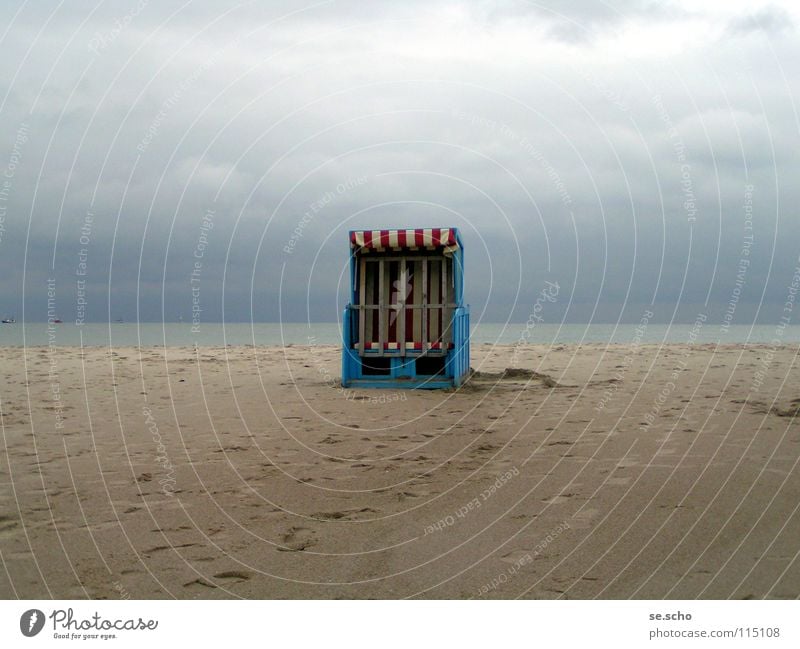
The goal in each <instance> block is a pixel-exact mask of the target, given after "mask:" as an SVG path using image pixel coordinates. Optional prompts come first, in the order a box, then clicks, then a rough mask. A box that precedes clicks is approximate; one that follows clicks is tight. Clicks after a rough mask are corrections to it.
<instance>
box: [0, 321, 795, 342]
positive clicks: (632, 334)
mask: <svg viewBox="0 0 800 649" xmlns="http://www.w3.org/2000/svg"><path fill="white" fill-rule="evenodd" d="M693 329H695V334H696V337H695V338H694V342H695V343H722V344H724V343H746V342H749V343H759V344H771V343H772V342H773V341H774V340H775V339H776V338H777V339H778V340H779V341H780V342H781V343H782V344H787V345H789V344H798V343H800V325H792V326H788V327H785V328H784V329H782V330H778V329H776V327H775V325H754V326H750V325H733V326H730V327H729V328H727V329H723V328H721V327H720V326H719V325H718V324H714V323H710V322H706V323H705V325H703V326H702V327H701V328H700V329H699V330H696V327H695V326H694V325H692V324H673V325H665V324H648V325H647V326H646V327H644V328H643V327H641V326H640V325H637V324H624V325H607V324H591V325H585V324H564V325H550V324H542V325H540V324H537V325H536V326H535V327H530V328H526V326H525V324H524V323H514V324H496V323H481V324H478V325H477V326H474V327H473V330H472V341H473V342H474V343H497V344H516V343H519V342H520V341H522V342H528V343H532V344H546V345H550V344H564V345H569V344H576V343H611V344H630V343H633V342H638V343H642V344H646V343H686V342H689V341H690V340H691V338H692V330H693ZM340 340H341V336H340V326H339V324H338V323H335V322H332V323H331V322H326V323H311V324H309V323H305V322H304V323H253V324H250V323H240V322H236V323H224V324H223V323H203V324H201V325H200V327H199V331H198V332H193V331H192V326H191V324H186V323H177V322H169V323H160V322H158V323H156V322H143V323H112V324H107V323H104V324H100V323H95V324H85V325H82V326H76V325H75V324H72V323H64V324H56V325H53V326H52V328H51V329H50V330H48V325H47V323H46V322H29V323H26V324H24V325H23V324H21V323H15V324H2V325H0V346H2V347H7V346H23V345H25V346H35V345H50V344H53V345H57V346H68V347H75V346H81V345H83V346H85V347H94V346H102V347H107V346H113V347H128V346H138V345H142V346H144V347H153V346H159V347H160V346H167V347H192V346H194V345H199V346H217V347H219V346H223V345H252V344H255V345H290V344H291V345H309V344H316V345H336V344H339V342H340Z"/></svg>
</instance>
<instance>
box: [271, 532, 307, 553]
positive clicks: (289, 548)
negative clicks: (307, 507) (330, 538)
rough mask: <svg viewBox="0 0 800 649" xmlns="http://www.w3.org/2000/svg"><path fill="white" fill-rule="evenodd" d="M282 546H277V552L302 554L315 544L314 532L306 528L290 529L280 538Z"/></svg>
mask: <svg viewBox="0 0 800 649" xmlns="http://www.w3.org/2000/svg"><path fill="white" fill-rule="evenodd" d="M281 541H282V543H283V545H279V546H277V547H276V548H275V549H276V550H277V551H278V552H302V551H303V550H305V549H306V548H308V547H311V546H312V545H314V544H315V543H316V542H317V539H316V537H315V536H314V532H313V531H312V530H310V529H308V528H307V527H290V528H289V530H288V531H287V532H285V533H284V534H283V536H282V537H281Z"/></svg>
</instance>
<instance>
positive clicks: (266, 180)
mask: <svg viewBox="0 0 800 649" xmlns="http://www.w3.org/2000/svg"><path fill="white" fill-rule="evenodd" d="M222 4H223V3H219V2H210V1H189V2H186V3H180V2H162V1H159V2H155V1H152V2H147V1H146V0H127V1H124V2H116V1H115V2H80V1H77V0H69V1H68V2H67V1H64V2H60V3H56V2H13V1H6V2H5V3H4V8H3V15H4V18H5V20H4V21H3V22H2V24H0V37H2V52H3V56H2V57H0V102H2V103H0V125H2V133H1V134H0V135H1V137H2V139H0V174H2V178H0V219H2V220H0V270H1V271H2V272H1V273H0V314H1V315H3V316H10V315H14V316H16V317H17V319H18V320H21V319H22V318H23V317H24V318H25V319H26V320H44V319H45V318H46V317H47V307H48V303H47V297H48V280H52V282H51V288H53V291H52V293H53V294H54V295H55V298H54V300H55V308H56V309H57V312H58V316H59V317H60V318H62V319H64V320H65V321H72V320H75V319H76V318H77V317H83V316H84V314H85V318H86V321H101V320H106V319H108V318H109V317H110V318H112V319H116V318H124V319H125V320H126V321H133V320H135V319H136V318H139V319H140V320H143V321H160V320H162V319H164V320H168V321H174V320H176V319H177V318H178V316H182V317H183V318H184V320H188V319H190V318H191V310H192V300H193V297H194V299H195V300H197V301H198V303H199V305H200V306H201V308H202V310H203V311H202V319H203V320H204V321H220V320H222V319H223V318H224V319H225V320H232V321H249V320H251V319H253V320H257V321H275V320H278V319H282V320H284V321H304V320H306V318H308V317H310V318H312V319H314V320H318V321H334V320H336V319H337V317H338V316H339V312H340V310H341V308H342V306H343V303H344V301H345V300H346V286H345V282H346V280H347V276H346V268H347V261H348V244H347V231H348V230H350V229H362V228H365V229H366V228H381V227H431V226H434V227H437V226H455V227H459V228H460V229H461V231H462V238H463V240H464V242H465V246H466V252H467V257H466V264H467V277H466V286H467V297H468V300H469V302H470V303H471V305H472V313H473V321H476V320H479V319H482V320H486V321H490V322H502V321H505V320H507V319H509V318H511V319H512V320H514V321H525V320H526V319H527V318H528V315H529V313H530V312H531V311H532V309H533V306H534V304H535V302H536V299H537V295H538V294H539V293H540V292H541V291H542V289H543V288H544V287H545V286H547V284H546V282H552V283H557V284H558V285H559V287H560V289H559V293H558V298H557V300H556V302H551V303H548V305H547V307H546V309H544V311H543V312H542V315H543V316H544V317H545V319H546V320H547V321H552V322H559V321H561V320H562V319H566V320H567V321H571V322H586V321H589V320H590V319H591V321H593V322H616V321H618V320H619V319H622V320H623V321H628V322H630V321H638V320H639V318H641V316H642V313H643V312H645V311H646V310H648V309H652V310H653V311H654V312H655V313H656V318H657V319H659V320H661V321H671V320H679V321H690V322H691V321H693V320H694V319H695V317H696V316H697V314H698V313H700V312H704V313H707V314H709V317H711V318H712V320H714V319H716V320H720V319H721V318H722V317H723V315H724V313H725V311H726V309H730V305H731V304H734V305H735V310H734V312H733V322H735V323H751V322H753V321H754V319H755V318H756V315H757V316H758V317H757V319H758V321H759V322H764V323H776V322H778V319H779V318H780V316H781V314H782V312H783V311H782V310H783V308H784V303H785V301H786V299H787V295H788V290H789V289H788V287H789V286H790V285H791V282H792V277H793V274H794V273H795V269H796V268H797V267H798V266H800V261H799V260H798V255H800V215H799V214H798V205H800V183H799V182H798V178H800V168H799V167H800V164H799V163H800V120H799V119H798V111H797V106H796V103H795V101H796V98H797V94H798V79H799V78H800V39H799V38H798V25H800V13H798V8H797V6H796V3H790V2H767V3H763V4H762V3H758V2H752V1H749V2H737V1H729V0H727V1H725V2H717V3H715V2H703V3H697V2H669V1H663V2H662V1H658V0H656V1H652V2H651V1H649V0H630V1H627V0H615V1H613V2H605V3H602V2H595V1H591V2H589V1H588V0H587V1H586V2H580V1H577V0H571V1H566V2H555V1H538V2H527V1H508V2H506V1H502V0H500V1H488V0H486V1H482V0H476V1H473V2H438V1H436V0H426V1H424V2H422V1H420V2H416V1H405V2H389V1H383V0H380V1H377V0H370V1H369V2H340V1H331V2H317V3H305V2H288V1H287V2H274V1H269V2H243V3H239V4H231V5H229V7H228V8H222ZM293 233H294V234H293ZM287 250H288V251H290V252H287ZM193 272H194V276H193V275H192V273H193ZM192 279H194V282H192ZM84 282H85V283H84ZM193 288H194V289H195V290H194V292H193ZM79 298H80V301H82V302H85V304H83V303H81V304H79ZM23 302H24V304H23ZM51 306H53V303H52V302H51ZM84 309H85V310H84ZM794 316H795V318H794V319H795V320H796V321H797V322H800V310H798V311H797V312H796V313H794ZM793 323H796V322H793Z"/></svg>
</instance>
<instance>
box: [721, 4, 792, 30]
mask: <svg viewBox="0 0 800 649" xmlns="http://www.w3.org/2000/svg"><path fill="white" fill-rule="evenodd" d="M789 30H792V31H793V30H794V22H793V21H792V18H791V16H790V15H789V13H788V12H787V11H786V10H785V9H783V8H782V7H778V6H775V5H766V6H764V7H761V8H760V9H759V10H758V11H755V12H753V13H751V14H748V15H746V16H738V17H736V18H734V19H732V20H731V21H730V23H729V24H728V33H730V34H732V35H742V34H751V33H753V32H764V33H766V34H769V35H776V34H780V33H781V32H784V31H789Z"/></svg>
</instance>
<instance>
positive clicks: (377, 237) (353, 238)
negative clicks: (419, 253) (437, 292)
mask: <svg viewBox="0 0 800 649" xmlns="http://www.w3.org/2000/svg"><path fill="white" fill-rule="evenodd" d="M350 245H351V246H352V247H353V248H359V249H361V250H375V251H376V252H381V251H383V250H420V249H426V250H435V249H436V248H442V247H443V248H445V252H453V251H454V250H456V249H457V248H458V242H457V240H456V230H455V228H416V229H415V230H359V231H354V232H351V233H350Z"/></svg>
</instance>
